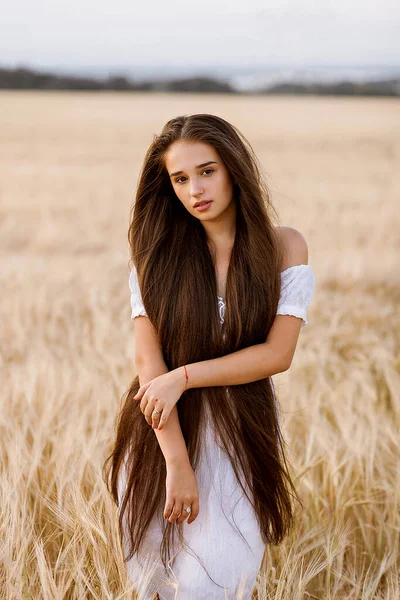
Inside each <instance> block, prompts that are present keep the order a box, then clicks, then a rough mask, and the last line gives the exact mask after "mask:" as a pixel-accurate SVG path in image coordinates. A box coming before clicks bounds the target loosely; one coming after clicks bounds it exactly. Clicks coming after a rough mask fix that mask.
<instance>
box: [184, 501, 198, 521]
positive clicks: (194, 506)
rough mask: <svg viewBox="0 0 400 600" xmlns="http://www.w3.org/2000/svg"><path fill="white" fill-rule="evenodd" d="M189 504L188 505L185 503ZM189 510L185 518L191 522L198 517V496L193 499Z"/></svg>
mask: <svg viewBox="0 0 400 600" xmlns="http://www.w3.org/2000/svg"><path fill="white" fill-rule="evenodd" d="M187 506H189V505H187ZM191 509H192V510H191V512H190V515H189V518H188V520H187V522H188V524H190V523H193V521H194V520H195V519H196V518H197V517H198V515H199V510H200V508H199V500H198V498H196V499H195V500H193V502H192V504H191Z"/></svg>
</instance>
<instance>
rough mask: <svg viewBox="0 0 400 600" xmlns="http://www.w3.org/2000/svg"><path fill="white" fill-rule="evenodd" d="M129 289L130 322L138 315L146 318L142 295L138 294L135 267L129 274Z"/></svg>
mask: <svg viewBox="0 0 400 600" xmlns="http://www.w3.org/2000/svg"><path fill="white" fill-rule="evenodd" d="M129 289H130V291H131V308H132V314H131V320H132V321H133V319H134V318H135V317H138V316H139V315H142V316H143V317H147V316H148V315H147V312H146V311H145V309H144V306H143V301H142V295H141V293H140V289H139V282H138V278H137V272H136V269H135V267H133V269H132V271H131V272H130V274H129Z"/></svg>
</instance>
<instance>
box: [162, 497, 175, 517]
mask: <svg viewBox="0 0 400 600" xmlns="http://www.w3.org/2000/svg"><path fill="white" fill-rule="evenodd" d="M173 508H174V501H173V500H169V498H167V501H166V503H165V508H164V519H169V517H170V516H171V513H172V509H173Z"/></svg>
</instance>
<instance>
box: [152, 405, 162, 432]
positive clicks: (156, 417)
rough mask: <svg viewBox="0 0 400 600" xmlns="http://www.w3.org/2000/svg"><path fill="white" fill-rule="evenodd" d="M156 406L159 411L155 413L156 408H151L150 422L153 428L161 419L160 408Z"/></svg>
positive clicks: (155, 427)
mask: <svg viewBox="0 0 400 600" xmlns="http://www.w3.org/2000/svg"><path fill="white" fill-rule="evenodd" d="M156 408H157V410H159V411H160V412H159V413H156V409H154V410H153V413H152V415H151V424H152V426H153V429H157V427H158V424H159V422H160V419H161V415H162V410H161V409H160V408H159V407H158V406H157V407H156Z"/></svg>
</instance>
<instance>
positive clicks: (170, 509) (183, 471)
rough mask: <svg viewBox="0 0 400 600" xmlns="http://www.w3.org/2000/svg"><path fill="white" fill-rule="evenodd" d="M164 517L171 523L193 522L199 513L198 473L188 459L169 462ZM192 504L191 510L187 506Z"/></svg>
mask: <svg viewBox="0 0 400 600" xmlns="http://www.w3.org/2000/svg"><path fill="white" fill-rule="evenodd" d="M166 492H167V497H166V502H165V509H164V518H165V519H168V520H169V521H170V522H171V523H174V522H175V523H177V524H178V523H183V521H184V520H185V519H186V517H189V518H188V520H187V522H188V524H190V523H192V522H193V521H194V520H195V518H196V517H197V515H198V514H199V490H198V487H197V480H196V475H195V473H194V471H193V469H192V467H191V466H190V463H189V462H188V461H186V462H182V463H179V462H175V463H173V464H170V465H168V464H167V479H166ZM188 506H190V508H191V512H190V513H188V512H187V511H186V510H184V509H185V508H187V507H188Z"/></svg>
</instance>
